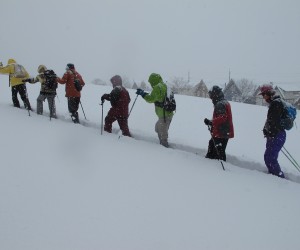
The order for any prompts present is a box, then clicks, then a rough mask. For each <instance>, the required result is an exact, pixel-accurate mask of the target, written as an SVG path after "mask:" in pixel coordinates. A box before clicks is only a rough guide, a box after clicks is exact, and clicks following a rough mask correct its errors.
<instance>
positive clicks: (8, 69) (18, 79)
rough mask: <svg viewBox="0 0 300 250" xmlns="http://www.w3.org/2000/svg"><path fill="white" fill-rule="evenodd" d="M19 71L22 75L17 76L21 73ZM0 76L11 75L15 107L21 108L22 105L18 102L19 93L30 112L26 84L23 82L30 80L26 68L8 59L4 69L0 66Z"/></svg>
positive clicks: (10, 80)
mask: <svg viewBox="0 0 300 250" xmlns="http://www.w3.org/2000/svg"><path fill="white" fill-rule="evenodd" d="M20 68H21V69H20ZM19 69H20V72H21V73H20V74H19V75H17V71H19ZM18 73H19V72H18ZM0 74H5V75H9V85H10V86H11V94H12V101H13V104H14V107H17V108H20V103H19V100H18V93H19V95H20V96H21V99H22V101H23V102H24V107H25V108H26V109H28V110H32V109H31V105H30V102H29V100H28V95H27V89H26V84H25V83H24V82H23V81H22V80H25V79H27V78H29V74H28V72H27V71H26V70H25V69H24V67H23V66H22V67H21V66H20V65H19V64H17V62H16V61H15V60H14V59H8V62H7V65H6V66H4V67H3V66H2V65H1V64H0Z"/></svg>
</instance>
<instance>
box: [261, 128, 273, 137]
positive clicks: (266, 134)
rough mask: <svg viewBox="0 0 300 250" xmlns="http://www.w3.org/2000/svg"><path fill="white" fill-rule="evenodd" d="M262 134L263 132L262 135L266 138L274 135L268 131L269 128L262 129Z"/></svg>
mask: <svg viewBox="0 0 300 250" xmlns="http://www.w3.org/2000/svg"><path fill="white" fill-rule="evenodd" d="M263 134H264V137H267V138H272V137H275V134H274V133H272V132H270V131H269V130H267V129H266V128H264V129H263Z"/></svg>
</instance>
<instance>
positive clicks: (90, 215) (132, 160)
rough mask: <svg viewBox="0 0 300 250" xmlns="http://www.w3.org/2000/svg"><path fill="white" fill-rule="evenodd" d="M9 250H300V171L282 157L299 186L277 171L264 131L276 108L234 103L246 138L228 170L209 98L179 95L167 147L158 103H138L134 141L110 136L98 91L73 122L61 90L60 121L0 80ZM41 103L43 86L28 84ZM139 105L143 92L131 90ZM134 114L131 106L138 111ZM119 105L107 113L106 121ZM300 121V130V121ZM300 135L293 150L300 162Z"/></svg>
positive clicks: (235, 143) (86, 93)
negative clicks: (103, 127) (210, 149)
mask: <svg viewBox="0 0 300 250" xmlns="http://www.w3.org/2000/svg"><path fill="white" fill-rule="evenodd" d="M0 80H1V82H2V85H1V86H2V87H1V91H0V113H1V117H2V118H1V123H0V126H1V140H0V145H1V158H0V162H1V167H0V197H1V202H0V249H5V250H16V249H22V250H33V249H43V250H47V249H49V250H50V249H51V250H52V249H62V250H67V249H70V250H71V249H72V250H74V249H75V250H76V249H78V250H79V249H89V250H93V249H95V250H96V249H105V250H107V249H114V250H115V249H130V250H133V249H139V250H140V249H155V250H159V249H162V250H166V249H172V250H174V249H189V250H192V249H222V250H224V249H230V250H232V249H243V250H245V249H249V250H250V249H251V250H253V249H263V250H267V249H270V250H276V249H291V250H292V249H298V248H299V245H300V238H299V232H300V218H299V211H300V200H299V192H300V185H299V183H300V174H299V173H298V172H297V171H296V169H295V168H294V167H293V166H292V165H291V164H290V163H289V161H288V160H287V159H286V158H285V157H284V156H283V155H282V154H280V158H279V161H280V163H281V165H282V169H283V171H284V172H285V173H286V175H287V176H288V178H289V179H290V180H282V179H279V178H277V177H274V176H272V175H268V174H266V167H265V166H264V163H263V153H264V147H265V139H264V138H263V135H262V132H261V130H262V126H263V124H264V121H265V117H266V112H267V108H266V107H261V106H253V105H246V104H241V103H233V102H232V103H231V105H232V112H233V119H234V126H235V138H234V139H232V140H230V141H229V144H228V147H227V155H228V161H227V162H225V163H224V166H225V168H226V171H223V170H222V168H221V165H220V162H218V161H214V160H208V159H205V158H204V154H205V153H206V149H207V143H208V140H209V133H208V130H207V127H206V126H205V125H204V123H203V119H204V118H205V117H208V118H210V117H211V115H212V111H213V106H212V103H211V101H210V100H209V99H203V98H197V97H188V96H180V95H176V101H177V105H178V109H177V112H176V114H175V116H174V119H173V121H172V124H171V128H170V134H169V141H170V143H171V145H172V147H173V148H170V149H166V148H164V147H162V146H160V145H158V139H157V136H156V134H155V132H154V124H155V122H156V116H155V114H154V106H153V105H152V104H148V103H146V102H145V101H144V100H142V98H141V97H139V98H138V99H137V101H136V103H135V106H134V108H133V110H132V113H131V116H130V118H129V127H130V130H131V133H132V134H133V136H134V139H132V138H127V137H123V136H121V137H119V134H118V133H119V129H118V126H117V124H115V126H114V133H113V134H107V133H105V132H104V134H103V135H102V136H101V134H100V123H101V107H100V106H99V102H100V97H101V95H102V94H103V93H108V92H110V91H111V87H109V86H105V87H101V86H95V85H90V84H87V85H86V87H85V88H84V89H83V92H82V95H83V96H82V105H83V108H84V110H85V113H86V116H87V119H88V120H85V119H84V117H83V114H82V112H81V111H80V119H81V122H82V124H81V125H75V124H73V123H72V122H71V119H70V118H69V114H68V111H67V103H66V99H65V97H64V87H63V86H61V85H60V86H59V89H58V98H59V99H57V98H56V103H57V113H58V117H59V119H57V120H53V119H52V120H51V121H50V120H49V117H48V115H49V112H48V107H47V103H46V102H45V103H44V115H43V116H38V115H37V114H36V113H34V112H33V113H31V116H30V117H29V116H28V113H27V111H26V110H24V109H16V108H13V107H12V104H11V93H10V89H9V88H8V87H7V86H6V83H7V77H4V76H1V77H0ZM27 88H28V92H29V99H30V101H31V104H32V106H33V107H35V104H36V101H35V100H36V98H37V96H38V92H39V88H40V85H39V83H37V84H35V85H31V84H27ZM130 95H131V99H132V102H131V104H132V103H133V101H134V99H135V94H134V91H133V90H130ZM130 107H131V106H130ZM108 109H109V103H108V102H106V103H105V104H104V116H105V115H106V113H107V111H108ZM297 124H300V120H299V117H298V118H297ZM299 134H300V132H299V129H298V128H294V129H293V130H292V131H289V132H288V135H287V142H286V145H285V146H286V148H287V149H288V150H289V151H290V153H291V154H292V155H293V156H294V157H295V158H296V159H298V162H299V159H300V158H299V153H300V152H299V146H298V143H299Z"/></svg>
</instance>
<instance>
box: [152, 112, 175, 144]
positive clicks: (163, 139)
mask: <svg viewBox="0 0 300 250" xmlns="http://www.w3.org/2000/svg"><path fill="white" fill-rule="evenodd" d="M172 118H173V117H165V118H164V117H162V118H158V121H157V122H156V124H155V132H156V133H157V135H158V139H159V143H160V144H161V145H163V146H165V147H169V143H168V136H169V128H170V124H171V122H172Z"/></svg>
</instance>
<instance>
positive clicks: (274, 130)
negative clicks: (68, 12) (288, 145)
mask: <svg viewBox="0 0 300 250" xmlns="http://www.w3.org/2000/svg"><path fill="white" fill-rule="evenodd" d="M22 71H23V72H22ZM37 71H38V75H37V76H36V77H35V78H30V77H29V74H28V73H27V71H26V70H25V69H24V67H23V66H21V65H19V64H17V62H16V61H15V60H14V59H9V60H8V63H7V65H6V66H3V65H2V63H0V74H8V75H9V83H10V86H11V91H12V101H13V105H14V106H15V107H18V108H20V103H19V101H18V97H17V94H18V93H19V94H20V96H21V99H22V101H23V102H24V106H25V108H26V109H28V110H32V108H31V105H30V102H29V99H28V95H27V90H26V82H29V83H36V82H40V83H41V90H40V94H39V96H38V98H37V114H42V113H43V101H45V100H46V99H47V101H48V105H49V110H50V117H53V118H56V117H57V116H56V108H55V96H56V88H57V83H60V84H65V91H66V95H65V96H66V97H67V99H68V110H69V112H70V114H71V118H72V120H73V122H74V123H79V116H78V108H79V104H80V97H81V93H80V92H81V89H82V87H83V86H84V85H85V83H84V81H83V78H82V76H81V75H80V74H79V73H78V72H77V71H76V70H75V66H74V64H72V63H68V64H67V66H66V72H65V73H64V75H63V77H62V78H60V77H57V76H56V74H55V73H54V71H53V70H48V69H47V68H46V66H44V65H40V66H39V67H38V70H37ZM49 75H51V76H49ZM48 76H49V77H48ZM110 81H111V83H112V87H113V90H112V91H111V92H110V93H109V94H103V95H102V96H101V102H102V103H101V104H102V105H103V103H104V101H105V100H107V101H110V103H111V108H110V110H109V111H108V113H107V115H106V117H105V124H104V131H106V132H108V133H111V132H112V124H113V123H114V122H115V121H117V122H118V124H119V127H120V129H121V131H122V134H123V135H124V136H129V137H131V133H130V131H129V128H128V116H129V112H128V111H129V103H130V101H131V99H130V95H129V93H128V91H127V90H126V88H125V87H124V86H123V85H122V78H121V77H120V76H119V75H115V76H113V77H112V78H111V79H110ZM148 82H149V83H150V85H151V87H152V91H151V92H150V93H147V92H145V91H144V90H143V89H137V90H136V95H137V96H139V95H140V96H142V98H143V99H144V100H145V101H146V102H148V103H154V106H155V113H156V115H157V117H158V120H157V122H156V124H155V132H156V133H157V134H158V139H159V142H160V144H161V145H162V146H164V147H169V143H168V131H169V127H170V124H171V122H172V118H173V115H174V111H168V110H166V108H165V107H164V102H165V100H166V97H167V96H168V93H167V92H168V88H167V85H166V84H165V83H164V81H163V79H162V77H161V76H160V75H159V74H157V73H152V74H150V76H149V79H148ZM260 90H261V92H260V95H262V96H263V98H264V99H265V101H266V102H267V103H269V110H268V115H267V119H266V122H265V126H264V128H263V134H264V136H265V137H266V139H267V142H266V150H265V154H264V160H265V164H266V166H267V168H268V171H269V173H270V174H273V175H276V176H278V177H281V178H284V173H283V172H282V170H281V168H280V165H279V163H278V154H279V152H280V150H281V148H282V147H283V145H284V143H285V140H286V132H285V129H284V128H283V127H282V125H281V123H280V118H281V116H282V114H283V112H284V110H283V109H284V107H283V104H282V101H281V100H280V97H279V96H275V91H274V89H273V87H272V85H263V86H262V87H261V89H260ZM208 93H209V97H210V99H211V100H212V103H213V105H214V110H213V116H212V119H208V118H205V119H204V123H205V125H207V126H208V129H209V131H210V133H211V139H210V140H209V143H208V150H207V154H206V156H205V157H206V158H209V159H218V160H221V161H226V147H227V144H228V140H229V139H231V138H233V137H234V127H233V121H232V113H231V106H230V103H229V102H228V101H227V100H226V99H225V98H224V93H223V91H222V89H221V88H220V87H219V86H213V87H212V88H211V89H210V90H209V92H208Z"/></svg>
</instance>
